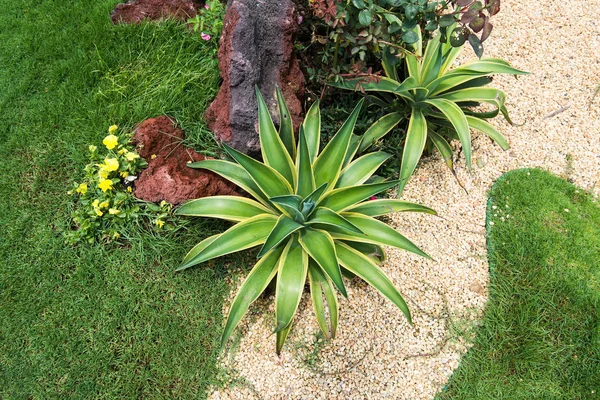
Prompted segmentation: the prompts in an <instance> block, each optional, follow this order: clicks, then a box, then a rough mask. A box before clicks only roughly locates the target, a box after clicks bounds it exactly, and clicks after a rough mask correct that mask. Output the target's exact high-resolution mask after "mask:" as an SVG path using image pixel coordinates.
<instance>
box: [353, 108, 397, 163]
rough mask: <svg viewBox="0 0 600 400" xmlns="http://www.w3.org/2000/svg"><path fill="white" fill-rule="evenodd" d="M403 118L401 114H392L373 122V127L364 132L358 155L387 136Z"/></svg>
mask: <svg viewBox="0 0 600 400" xmlns="http://www.w3.org/2000/svg"><path fill="white" fill-rule="evenodd" d="M403 118H404V116H403V115H402V114H401V113H399V112H393V113H390V114H387V115H385V116H383V117H381V118H380V119H378V120H377V121H375V123H373V125H371V126H370V127H369V129H367V131H366V132H365V134H364V136H363V139H362V142H361V143H360V147H359V149H358V151H359V153H362V152H363V151H365V150H366V149H368V148H369V147H371V146H372V145H373V144H374V143H375V142H376V141H377V140H379V139H381V138H382V137H384V136H385V135H387V134H388V132H389V131H391V130H392V129H394V127H395V126H396V125H398V123H399V122H400V121H402V119H403Z"/></svg>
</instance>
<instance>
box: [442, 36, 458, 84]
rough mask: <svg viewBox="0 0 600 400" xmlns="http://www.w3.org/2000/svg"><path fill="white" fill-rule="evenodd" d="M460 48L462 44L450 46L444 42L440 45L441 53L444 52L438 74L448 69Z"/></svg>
mask: <svg viewBox="0 0 600 400" xmlns="http://www.w3.org/2000/svg"><path fill="white" fill-rule="evenodd" d="M448 37H450V35H448ZM462 48H463V46H460V47H452V45H451V44H450V43H445V44H443V45H442V53H444V63H443V64H442V69H441V70H440V75H443V74H444V73H445V72H446V71H448V70H449V69H450V67H451V66H452V64H453V63H454V61H455V60H456V58H457V57H458V56H459V54H460V52H461V50H462Z"/></svg>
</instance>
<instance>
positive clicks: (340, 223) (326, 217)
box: [308, 207, 362, 234]
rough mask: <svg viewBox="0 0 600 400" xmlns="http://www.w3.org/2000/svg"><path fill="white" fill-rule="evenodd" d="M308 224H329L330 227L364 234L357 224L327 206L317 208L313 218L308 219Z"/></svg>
mask: <svg viewBox="0 0 600 400" xmlns="http://www.w3.org/2000/svg"><path fill="white" fill-rule="evenodd" d="M308 225H314V226H319V225H327V226H330V227H334V228H339V229H342V230H346V231H348V232H353V233H359V234H362V231H361V230H360V229H359V228H357V227H356V226H354V225H353V224H352V223H351V222H349V221H348V220H347V219H346V218H344V217H342V216H341V215H340V214H338V213H336V212H335V211H332V210H330V209H329V208H325V207H319V208H317V211H315V212H314V213H313V215H312V218H311V219H310V221H308Z"/></svg>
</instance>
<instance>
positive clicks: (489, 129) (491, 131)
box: [467, 115, 510, 150]
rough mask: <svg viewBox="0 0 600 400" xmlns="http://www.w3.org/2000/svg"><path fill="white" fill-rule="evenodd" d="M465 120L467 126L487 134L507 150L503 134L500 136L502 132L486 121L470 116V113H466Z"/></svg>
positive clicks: (507, 145)
mask: <svg viewBox="0 0 600 400" xmlns="http://www.w3.org/2000/svg"><path fill="white" fill-rule="evenodd" d="M467 122H468V123H469V126H470V127H471V128H473V129H475V130H477V131H480V132H483V133H485V134H486V135H488V136H489V137H490V139H492V140H493V141H494V142H496V143H498V145H499V146H500V147H501V148H502V150H508V149H509V148H510V146H509V144H508V142H507V141H506V139H505V138H504V136H502V134H501V133H500V132H498V131H497V130H496V128H494V126H493V125H491V124H489V123H488V122H486V121H484V120H482V119H479V118H476V117H472V116H470V115H467Z"/></svg>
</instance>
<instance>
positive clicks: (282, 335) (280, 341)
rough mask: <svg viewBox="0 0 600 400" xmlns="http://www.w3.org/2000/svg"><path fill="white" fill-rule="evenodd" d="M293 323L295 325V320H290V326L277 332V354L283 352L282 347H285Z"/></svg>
mask: <svg viewBox="0 0 600 400" xmlns="http://www.w3.org/2000/svg"><path fill="white" fill-rule="evenodd" d="M292 325H294V321H292V322H290V323H289V325H288V326H286V327H285V328H283V329H282V330H280V331H278V332H277V333H276V334H275V335H276V337H277V338H276V339H275V353H276V354H277V355H280V354H281V349H282V348H283V345H284V344H285V341H286V339H287V337H288V334H289V333H290V329H292Z"/></svg>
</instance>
